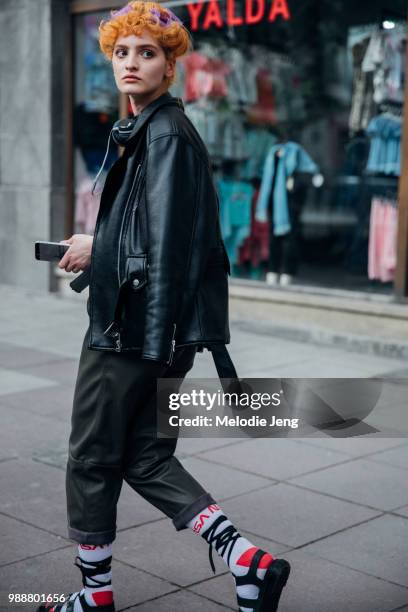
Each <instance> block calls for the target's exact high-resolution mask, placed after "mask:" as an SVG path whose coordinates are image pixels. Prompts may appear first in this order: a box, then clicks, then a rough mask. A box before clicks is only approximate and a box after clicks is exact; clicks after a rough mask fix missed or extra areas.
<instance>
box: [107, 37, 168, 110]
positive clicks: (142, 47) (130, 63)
mask: <svg viewBox="0 0 408 612" xmlns="http://www.w3.org/2000/svg"><path fill="white" fill-rule="evenodd" d="M174 64H175V62H174V61H171V60H168V59H167V58H166V56H165V53H164V51H163V49H162V47H161V46H160V45H159V44H158V43H157V42H156V40H155V39H154V38H153V37H152V36H150V34H149V33H148V32H147V31H146V30H144V31H143V32H142V35H141V36H135V35H134V34H132V35H130V36H120V37H118V38H117V40H116V43H115V46H114V49H113V55H112V67H113V74H114V77H115V81H116V86H117V87H118V89H119V91H121V92H123V93H126V94H128V95H129V96H131V97H132V98H134V99H135V100H140V101H143V100H145V99H147V98H149V97H151V96H154V94H156V93H157V92H159V91H160V90H163V92H164V91H166V90H167V84H166V83H165V82H163V79H164V78H165V77H170V76H172V75H173V74H174Z"/></svg>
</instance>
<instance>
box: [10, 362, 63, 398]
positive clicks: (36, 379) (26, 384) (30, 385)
mask: <svg viewBox="0 0 408 612" xmlns="http://www.w3.org/2000/svg"><path fill="white" fill-rule="evenodd" d="M55 384H56V383H55V381H53V380H52V379H50V378H45V377H40V376H34V375H31V374H26V373H24V372H17V371H15V370H6V369H5V368H0V397H6V396H7V394H8V393H16V392H17V391H31V389H38V388H43V387H53V386H54V385H55Z"/></svg>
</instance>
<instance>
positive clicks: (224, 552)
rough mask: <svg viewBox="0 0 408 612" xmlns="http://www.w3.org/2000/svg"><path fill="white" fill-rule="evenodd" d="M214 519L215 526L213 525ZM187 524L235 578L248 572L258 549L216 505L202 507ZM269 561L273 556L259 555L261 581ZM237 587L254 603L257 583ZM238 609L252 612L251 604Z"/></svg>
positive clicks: (257, 589)
mask: <svg viewBox="0 0 408 612" xmlns="http://www.w3.org/2000/svg"><path fill="white" fill-rule="evenodd" d="M216 522H217V524H216V526H214V527H213V525H214V523H216ZM186 526H187V527H190V529H192V530H193V531H194V532H195V533H197V534H199V535H201V536H202V537H203V538H204V539H205V540H206V541H207V542H208V543H209V544H210V546H212V548H213V549H215V550H216V551H217V552H218V554H219V555H220V557H221V558H222V559H223V560H224V561H225V563H226V564H227V565H228V567H229V569H230V570H231V573H232V575H233V576H234V577H235V576H245V575H246V574H247V573H248V570H249V566H250V563H251V560H252V558H253V556H254V554H255V553H256V551H257V550H259V547H258V546H254V544H252V543H251V542H250V541H249V540H247V539H246V538H243V537H242V536H241V534H240V533H238V531H237V530H236V529H235V527H234V526H233V524H232V523H231V521H229V520H228V518H227V517H226V516H225V514H224V513H223V511H222V510H221V508H220V506H218V504H210V505H209V506H207V507H206V508H204V510H201V512H199V513H198V514H197V515H196V516H195V517H194V518H192V519H191V521H189V522H188V523H186ZM222 532H224V533H223V535H221V536H220V537H219V538H218V539H217V536H218V535H220V534H221V533H222ZM217 549H218V550H217ZM272 561H273V557H272V555H270V554H266V555H264V556H263V557H262V558H261V561H260V563H259V566H258V569H257V572H256V575H257V576H258V578H260V579H261V580H262V579H263V578H264V576H265V573H266V570H267V568H268V567H269V565H270V564H271V563H272ZM236 588H237V595H239V596H240V597H245V598H248V599H253V600H254V604H255V601H256V598H257V597H258V592H259V587H258V586H257V585H256V584H252V583H250V582H248V583H247V584H243V585H239V586H237V587H236ZM241 610H242V612H251V611H252V610H253V606H252V607H247V608H243V607H242V606H241Z"/></svg>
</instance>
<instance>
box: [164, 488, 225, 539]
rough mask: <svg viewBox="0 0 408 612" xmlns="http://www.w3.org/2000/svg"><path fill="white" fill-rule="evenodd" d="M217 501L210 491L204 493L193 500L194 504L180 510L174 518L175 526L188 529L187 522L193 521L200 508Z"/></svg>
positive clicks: (179, 528) (178, 528)
mask: <svg viewBox="0 0 408 612" xmlns="http://www.w3.org/2000/svg"><path fill="white" fill-rule="evenodd" d="M215 503H216V501H215V499H214V498H213V497H212V496H211V495H210V494H209V493H204V494H203V495H200V497H198V498H197V499H196V500H195V501H193V503H192V504H189V505H188V506H186V507H185V508H183V510H180V512H178V513H177V514H176V516H174V517H173V518H172V521H173V525H174V526H175V528H176V529H177V531H181V530H182V529H187V526H186V523H188V522H189V521H191V519H192V518H194V517H195V515H196V514H198V513H199V512H200V510H203V509H204V508H206V507H207V506H209V505H210V504H215Z"/></svg>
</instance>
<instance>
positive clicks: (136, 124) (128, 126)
mask: <svg viewBox="0 0 408 612" xmlns="http://www.w3.org/2000/svg"><path fill="white" fill-rule="evenodd" d="M168 105H172V106H179V107H180V108H181V109H182V110H184V105H183V101H182V99H181V98H176V97H174V96H172V95H171V94H170V93H169V92H168V91H166V92H165V93H164V94H162V95H161V96H159V97H158V98H156V99H155V100H153V101H152V102H150V104H148V105H147V106H145V108H144V109H143V110H142V112H141V113H140V114H139V115H135V116H133V117H129V119H121V120H119V121H116V123H115V124H114V126H113V128H112V129H113V130H114V131H115V130H125V132H127V137H126V138H125V140H126V143H128V142H129V141H130V140H132V139H133V138H134V137H135V136H136V135H137V134H138V133H139V131H140V130H141V129H142V127H143V126H144V125H145V124H146V122H147V121H149V119H150V118H151V117H152V115H153V114H154V113H155V112H156V111H157V110H158V109H159V108H161V107H162V106H168Z"/></svg>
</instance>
